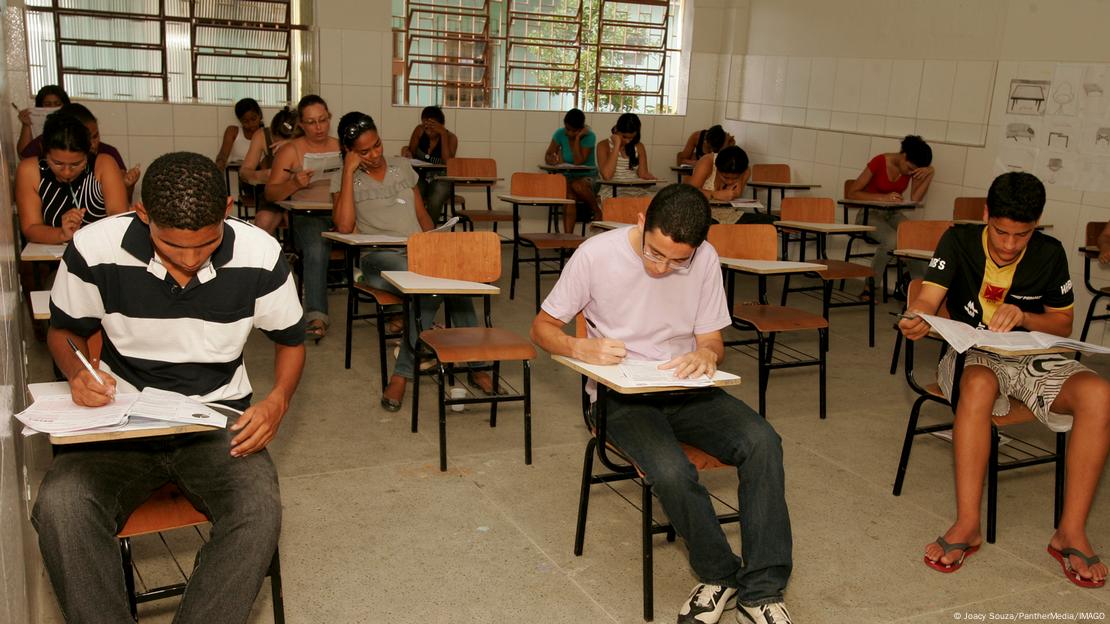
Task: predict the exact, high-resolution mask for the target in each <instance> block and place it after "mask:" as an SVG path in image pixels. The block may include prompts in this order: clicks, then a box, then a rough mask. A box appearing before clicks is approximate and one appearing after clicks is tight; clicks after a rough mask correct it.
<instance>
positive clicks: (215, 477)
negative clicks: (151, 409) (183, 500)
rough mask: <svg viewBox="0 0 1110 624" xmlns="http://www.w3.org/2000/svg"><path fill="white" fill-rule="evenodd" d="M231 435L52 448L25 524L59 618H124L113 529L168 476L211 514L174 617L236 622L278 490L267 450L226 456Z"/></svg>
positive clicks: (262, 554)
mask: <svg viewBox="0 0 1110 624" xmlns="http://www.w3.org/2000/svg"><path fill="white" fill-rule="evenodd" d="M233 421H234V419H233V418H232V419H229V424H230V423H231V422H233ZM233 435H234V434H233V432H231V431H229V430H217V431H210V432H208V431H206V432H202V433H187V434H182V435H175V436H165V437H156V438H145V439H137V440H120V441H115V442H102V443H91V444H74V445H71V446H59V447H57V448H56V453H55V455H54V463H53V465H51V467H50V470H49V471H48V472H47V473H46V477H45V478H44V479H43V482H42V486H41V487H40V489H39V495H38V500H37V501H36V502H35V507H34V510H33V511H32V514H31V522H32V523H33V524H34V526H35V529H36V530H37V531H38V535H39V549H40V550H41V551H42V557H43V561H44V562H45V563H46V570H47V572H48V573H49V575H50V582H51V584H52V585H53V587H54V593H55V595H57V597H58V602H59V604H60V606H61V608H62V613H63V614H64V616H65V618H66V621H68V622H82V623H90V622H91V623H99V622H104V623H108V624H118V623H119V622H130V621H131V613H130V611H129V610H128V606H127V596H126V592H125V590H124V581H123V567H122V566H121V565H120V551H119V545H118V544H117V540H116V533H117V532H118V531H119V530H120V529H121V528H122V527H123V525H124V523H125V522H126V521H127V518H128V516H130V515H131V512H132V511H133V510H134V509H135V508H136V507H138V506H139V505H140V504H141V503H143V502H144V501H145V500H146V499H147V498H148V497H149V496H150V494H151V493H152V492H153V491H154V490H156V489H158V488H159V487H161V486H163V485H165V484H166V483H169V482H173V483H176V484H177V486H178V487H179V488H180V489H181V491H182V492H183V493H184V494H185V496H186V497H187V498H188V499H189V501H190V502H191V503H192V504H193V506H195V507H196V508H197V509H198V510H199V511H201V512H202V513H204V515H206V516H208V517H209V518H210V519H211V520H212V531H211V538H210V539H209V541H208V543H207V544H205V545H204V546H203V547H202V548H201V549H200V552H198V553H197V556H196V563H195V565H196V567H195V569H194V570H193V574H192V576H191V578H190V579H189V584H188V586H187V587H186V589H185V595H184V596H183V597H182V599H181V605H180V606H179V607H178V609H177V614H176V616H175V617H174V622H178V623H187V622H188V623H192V622H196V623H201V622H246V620H247V616H248V615H249V614H250V610H251V605H252V604H253V603H254V599H255V596H256V595H257V594H258V590H259V588H260V587H261V586H262V581H263V580H264V579H265V576H266V570H267V568H268V567H269V564H270V559H271V558H272V557H273V554H274V549H275V548H276V547H277V542H278V533H279V532H280V530H281V498H280V495H279V493H278V480H277V472H276V471H275V470H274V464H273V462H272V461H270V456H269V454H268V453H267V452H266V451H262V452H259V453H255V454H253V455H248V456H246V457H243V458H234V457H231V455H230V454H229V449H230V444H231V438H232V437H233Z"/></svg>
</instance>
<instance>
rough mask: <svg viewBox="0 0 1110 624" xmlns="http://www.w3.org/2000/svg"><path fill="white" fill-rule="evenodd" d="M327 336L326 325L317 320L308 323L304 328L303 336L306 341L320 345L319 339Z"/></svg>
mask: <svg viewBox="0 0 1110 624" xmlns="http://www.w3.org/2000/svg"><path fill="white" fill-rule="evenodd" d="M327 335H328V324H327V323H325V322H324V321H321V320H319V319H315V320H312V321H309V322H308V325H306V326H305V328H304V336H305V339H306V340H315V341H316V344H320V339H321V338H323V337H324V336H327Z"/></svg>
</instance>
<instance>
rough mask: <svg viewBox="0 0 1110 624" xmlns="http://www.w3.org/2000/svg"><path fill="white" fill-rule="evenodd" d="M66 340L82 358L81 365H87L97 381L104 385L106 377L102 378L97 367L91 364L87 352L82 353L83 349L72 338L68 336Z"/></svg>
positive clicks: (86, 367)
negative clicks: (86, 355) (97, 371)
mask: <svg viewBox="0 0 1110 624" xmlns="http://www.w3.org/2000/svg"><path fill="white" fill-rule="evenodd" d="M66 342H68V343H69V348H70V349H73V354H74V355H76V356H77V359H78V360H81V365H82V366H84V367H85V370H87V371H89V373H90V374H91V375H92V376H93V379H95V380H96V383H98V384H100V385H102V386H103V385H104V379H102V378H101V377H100V375H98V374H97V373H96V369H95V368H93V367H92V364H89V360H88V359H86V358H85V354H84V353H81V350H80V349H78V348H77V345H75V344H73V340H72V339H70V338H66Z"/></svg>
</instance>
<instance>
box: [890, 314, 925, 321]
mask: <svg viewBox="0 0 1110 624" xmlns="http://www.w3.org/2000/svg"><path fill="white" fill-rule="evenodd" d="M894 316H896V317H898V320H906V321H916V320H917V319H919V318H921V317H920V316H918V315H917V314H914V313H913V312H906V313H902V314H895V315H894Z"/></svg>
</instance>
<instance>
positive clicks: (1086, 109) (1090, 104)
mask: <svg viewBox="0 0 1110 624" xmlns="http://www.w3.org/2000/svg"><path fill="white" fill-rule="evenodd" d="M1107 90H1110V65H1088V66H1087V67H1086V68H1085V69H1084V70H1083V92H1082V97H1083V99H1082V101H1081V102H1080V103H1079V111H1080V115H1082V116H1083V118H1084V119H1085V120H1086V121H1088V122H1093V121H1100V120H1102V119H1103V115H1104V114H1106V91H1107ZM1105 121H1110V119H1107V120H1105Z"/></svg>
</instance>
